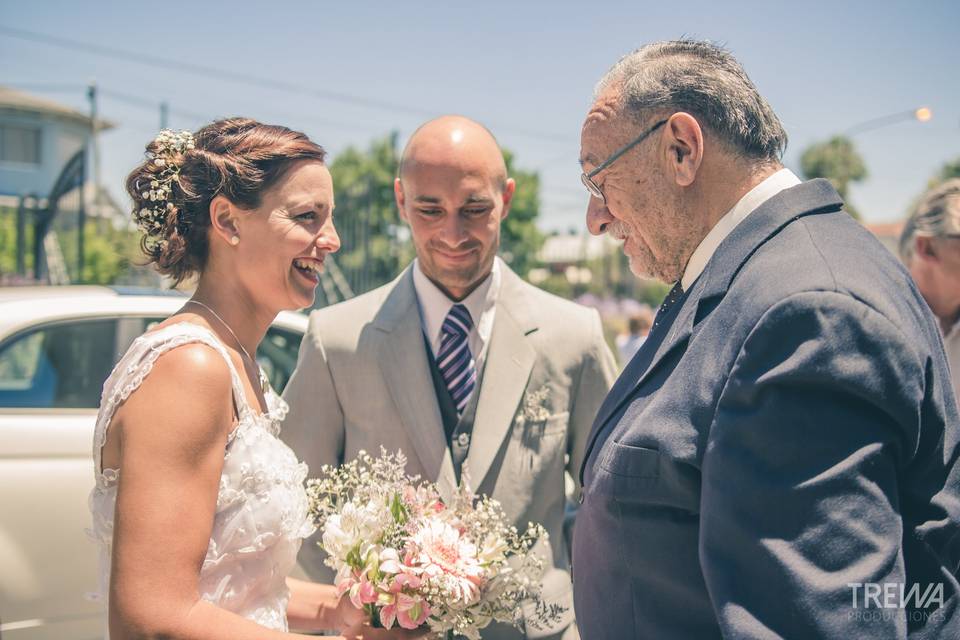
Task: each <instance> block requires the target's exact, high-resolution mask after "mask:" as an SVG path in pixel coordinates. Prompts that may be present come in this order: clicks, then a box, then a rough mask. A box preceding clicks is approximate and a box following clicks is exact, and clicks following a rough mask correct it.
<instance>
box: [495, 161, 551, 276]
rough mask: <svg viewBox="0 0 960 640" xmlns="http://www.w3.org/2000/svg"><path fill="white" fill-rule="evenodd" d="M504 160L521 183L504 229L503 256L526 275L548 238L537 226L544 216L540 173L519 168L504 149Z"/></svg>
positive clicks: (514, 196)
mask: <svg viewBox="0 0 960 640" xmlns="http://www.w3.org/2000/svg"><path fill="white" fill-rule="evenodd" d="M503 160H504V162H506V164H507V175H508V176H510V177H511V178H513V179H514V181H515V182H516V183H517V190H516V191H515V192H514V195H513V203H512V204H511V206H510V215H508V216H507V219H506V220H504V221H503V225H502V227H501V228H500V234H501V237H500V255H501V257H503V259H504V261H506V262H507V264H509V265H510V267H511V268H512V269H513V270H514V271H516V272H517V273H519V274H520V275H521V276H523V277H526V275H527V273H528V272H529V271H530V269H531V268H532V267H533V266H534V265H535V264H536V257H537V252H538V251H540V247H542V246H543V241H544V236H543V233H541V232H540V230H539V229H537V225H536V220H537V216H539V215H540V174H539V173H537V172H535V171H524V170H522V169H517V168H515V167H514V164H513V153H512V152H510V151H508V150H507V149H504V150H503Z"/></svg>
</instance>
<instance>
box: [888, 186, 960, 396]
mask: <svg viewBox="0 0 960 640" xmlns="http://www.w3.org/2000/svg"><path fill="white" fill-rule="evenodd" d="M900 257H901V258H902V259H903V262H904V264H906V265H907V268H908V269H910V274H911V275H912V276H913V279H914V280H916V282H917V287H918V288H919V289H920V293H921V294H922V295H923V298H924V299H925V300H926V301H927V304H928V305H930V309H931V310H932V311H933V314H934V315H935V316H937V319H938V320H939V321H940V330H941V331H942V332H943V346H944V348H946V350H947V360H948V361H949V362H950V373H951V375H952V376H953V388H954V390H955V391H956V392H957V394H958V395H960V178H953V179H951V180H947V181H946V182H944V183H943V184H941V185H939V186H937V187H935V188H933V189H931V190H930V191H928V192H927V193H926V194H925V195H924V196H923V198H922V199H921V200H920V204H919V205H917V207H916V209H914V210H913V213H912V214H910V217H909V218H908V219H907V224H906V225H905V226H904V228H903V233H902V234H901V236H900Z"/></svg>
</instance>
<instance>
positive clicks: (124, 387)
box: [90, 322, 314, 635]
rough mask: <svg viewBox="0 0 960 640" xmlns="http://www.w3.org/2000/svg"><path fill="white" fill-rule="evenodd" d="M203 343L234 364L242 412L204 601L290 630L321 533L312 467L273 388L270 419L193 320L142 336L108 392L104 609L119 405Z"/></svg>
mask: <svg viewBox="0 0 960 640" xmlns="http://www.w3.org/2000/svg"><path fill="white" fill-rule="evenodd" d="M194 342H200V343H203V344H206V345H209V346H210V347H212V348H213V349H215V350H216V351H217V352H218V353H220V354H221V355H222V356H223V357H224V359H225V360H226V361H227V365H228V366H229V367H230V375H231V378H232V379H233V394H234V398H235V402H236V406H237V408H238V414H239V422H238V424H237V426H236V429H235V430H234V431H233V432H232V433H231V434H230V436H229V438H228V440H227V446H226V450H225V451H224V460H223V473H222V475H221V476H220V489H219V494H218V496H217V510H216V515H215V516H214V522H213V533H212V535H211V537H210V545H209V547H207V555H206V559H205V560H204V562H203V567H202V568H201V570H200V594H201V597H202V598H203V599H204V600H207V601H209V602H212V603H214V604H216V605H217V606H219V607H222V608H224V609H227V610H229V611H232V612H234V613H237V614H239V615H241V616H243V617H245V618H249V619H250V620H253V621H255V622H258V623H259V624H261V625H263V626H265V627H269V628H271V629H280V630H284V631H285V630H286V629H287V618H286V608H287V601H288V599H289V592H288V590H287V587H286V583H285V578H286V576H287V575H288V574H289V572H290V571H291V570H292V569H293V567H294V563H295V562H296V556H297V551H298V550H299V548H300V542H301V540H302V539H303V538H305V537H306V536H308V535H310V534H311V533H312V532H313V529H314V528H313V526H312V525H311V523H310V522H309V519H308V517H307V497H306V493H305V491H304V486H303V482H304V479H305V478H306V475H307V467H306V465H305V464H304V463H302V462H299V461H298V460H297V457H296V455H294V453H293V451H291V450H290V448H289V447H288V446H287V445H286V444H284V443H283V442H282V441H281V440H280V439H279V437H278V434H279V431H280V422H281V420H283V418H284V417H285V416H286V414H287V404H286V403H285V402H284V401H283V399H281V398H280V397H279V396H278V395H277V394H276V392H274V391H273V390H272V389H270V390H268V392H267V394H266V400H267V405H268V407H269V411H268V412H267V413H265V414H258V413H256V412H254V411H253V410H252V409H251V408H250V406H249V405H248V404H247V401H246V398H245V396H244V393H243V387H242V386H241V383H240V377H239V376H238V375H237V371H236V369H235V368H234V366H233V363H232V362H231V360H230V357H229V356H228V354H227V351H226V349H225V347H224V346H223V344H222V343H221V342H220V340H219V339H218V338H217V337H216V336H215V335H214V334H213V333H212V332H211V331H209V330H208V329H206V328H204V327H201V326H199V325H196V324H192V323H189V322H180V323H177V324H172V325H169V326H167V327H164V328H162V329H159V330H157V331H154V332H151V333H147V334H144V335H142V336H140V337H139V338H137V340H136V341H134V343H133V345H131V347H130V349H129V350H128V351H127V353H126V354H125V355H124V356H123V358H122V359H121V360H120V362H119V363H118V364H117V366H116V368H114V370H113V373H111V374H110V377H109V378H108V379H107V382H106V383H105V385H104V388H103V396H102V398H101V401H100V414H99V416H98V417H97V425H96V430H95V431H94V437H93V459H94V463H95V465H96V466H95V468H94V469H95V475H96V486H95V487H94V489H93V491H92V492H91V494H90V512H91V514H92V515H93V529H92V530H91V532H90V533H91V536H92V537H93V538H94V539H95V540H96V541H97V542H98V545H99V549H100V597H101V598H103V599H104V601H105V599H106V595H107V593H108V591H107V589H108V586H109V581H110V548H111V544H112V542H113V521H114V507H115V505H116V499H117V480H118V477H119V471H118V470H116V469H102V470H101V458H100V455H101V449H102V448H103V444H104V442H106V437H107V428H108V427H109V425H110V420H111V419H112V417H113V414H114V412H115V411H116V409H117V407H118V406H119V405H120V404H121V403H123V401H124V400H126V399H127V398H128V397H129V396H130V394H131V393H133V392H134V391H135V390H136V389H137V388H138V387H139V386H140V384H141V383H142V382H143V380H144V378H145V377H146V376H147V375H148V374H149V373H150V370H151V369H152V368H153V364H154V363H155V362H156V361H157V358H159V357H160V356H161V355H162V354H164V353H165V352H167V351H169V350H170V349H173V348H175V347H178V346H181V345H184V344H187V343H194ZM163 552H164V551H163V549H157V553H161V554H162V553H163ZM108 635H109V634H108Z"/></svg>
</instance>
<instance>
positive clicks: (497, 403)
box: [464, 265, 537, 490]
mask: <svg viewBox="0 0 960 640" xmlns="http://www.w3.org/2000/svg"><path fill="white" fill-rule="evenodd" d="M501 266H502V268H503V283H502V284H501V289H500V294H499V296H498V297H497V314H496V317H495V318H494V325H493V333H492V335H491V336H490V346H489V347H488V350H487V360H486V364H485V365H484V371H483V380H482V383H481V386H480V397H479V398H478V401H477V416H476V420H475V421H474V428H473V441H472V443H471V444H470V452H469V453H468V454H467V459H466V461H465V463H464V469H465V470H466V473H467V474H468V476H467V477H469V479H470V484H471V487H472V488H473V489H474V490H476V489H477V488H479V487H480V485H481V484H482V483H483V480H484V478H485V477H486V475H487V473H488V472H489V471H490V467H491V465H492V464H493V461H494V459H495V458H496V456H497V452H498V451H499V450H500V447H501V444H502V443H503V439H504V438H505V437H506V435H507V433H509V431H510V425H511V424H513V418H514V416H515V415H516V413H517V407H518V406H519V405H520V401H521V399H522V398H523V394H524V392H525V391H526V388H527V380H528V379H529V378H530V372H531V371H532V370H533V365H534V363H535V362H536V359H537V352H536V350H535V349H534V348H533V346H532V345H531V344H530V338H529V337H528V336H529V335H530V334H531V333H533V332H534V331H536V329H537V327H536V325H535V324H533V323H532V322H531V321H530V320H529V315H528V314H527V313H526V309H525V308H524V306H523V291H522V289H521V287H522V286H523V284H522V283H521V282H520V279H519V278H518V277H517V276H516V274H514V273H513V272H512V271H510V270H509V269H508V268H507V267H506V265H501Z"/></svg>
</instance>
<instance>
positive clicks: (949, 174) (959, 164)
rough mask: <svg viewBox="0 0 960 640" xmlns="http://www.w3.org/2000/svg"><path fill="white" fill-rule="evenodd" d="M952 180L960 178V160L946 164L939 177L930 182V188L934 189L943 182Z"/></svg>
mask: <svg viewBox="0 0 960 640" xmlns="http://www.w3.org/2000/svg"><path fill="white" fill-rule="evenodd" d="M951 178H960V158H957V159H956V160H953V161H951V162H947V163H946V164H944V165H943V168H942V169H940V173H939V174H937V177H936V178H934V179H933V180H931V181H930V186H931V187H932V186H935V185H938V184H940V183H941V182H946V181H947V180H950V179H951Z"/></svg>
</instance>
